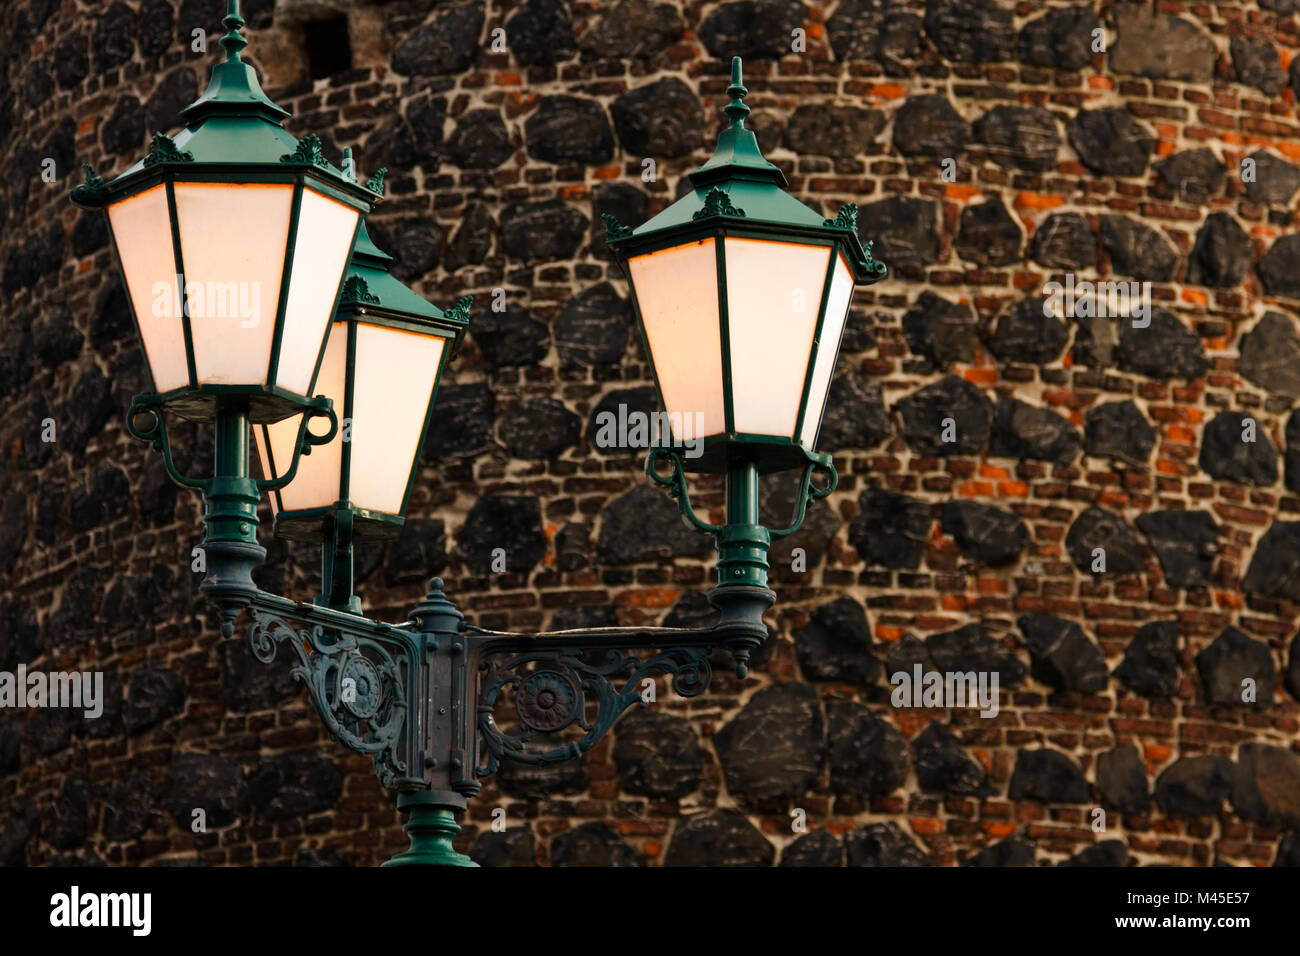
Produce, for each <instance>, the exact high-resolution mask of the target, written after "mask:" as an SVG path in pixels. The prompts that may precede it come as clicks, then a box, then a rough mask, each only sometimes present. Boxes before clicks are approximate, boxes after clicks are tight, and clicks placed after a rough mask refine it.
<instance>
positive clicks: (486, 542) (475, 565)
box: [454, 495, 547, 574]
mask: <svg viewBox="0 0 1300 956" xmlns="http://www.w3.org/2000/svg"><path fill="white" fill-rule="evenodd" d="M546 549H547V541H546V532H545V531H544V530H543V529H542V509H541V505H540V504H539V503H538V501H537V499H536V498H534V497H532V496H529V495H483V496H482V497H480V498H479V499H478V500H477V501H475V502H474V506H473V507H472V508H470V511H469V515H468V517H466V519H465V524H464V525H462V526H461V528H460V530H459V531H458V532H457V533H456V550H455V552H454V553H455V555H456V557H458V558H459V559H460V560H462V561H464V562H465V564H466V566H468V567H469V569H470V570H472V571H474V572H475V573H477V574H491V573H493V572H494V571H501V570H502V567H501V564H502V563H504V571H505V572H507V573H510V574H526V573H528V572H529V571H531V570H532V569H533V568H534V567H535V566H536V564H537V562H538V561H540V560H541V559H542V556H543V555H544V554H546ZM498 551H500V552H504V554H497V553H496V552H498ZM498 557H499V558H500V559H501V560H500V561H498V560H497V559H498ZM494 564H496V567H493V565H494Z"/></svg>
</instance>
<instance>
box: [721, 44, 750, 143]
mask: <svg viewBox="0 0 1300 956" xmlns="http://www.w3.org/2000/svg"><path fill="white" fill-rule="evenodd" d="M748 92H749V90H747V89H745V86H744V84H743V83H741V81H740V57H738V56H733V57H732V58H731V85H730V86H728V87H727V95H728V96H730V97H731V102H730V103H728V104H727V105H726V106H724V107H723V108H722V111H723V112H724V113H726V114H727V116H728V117H730V119H731V128H732V129H744V128H745V117H746V116H748V115H749V107H748V106H746V105H745V94H746V93H748Z"/></svg>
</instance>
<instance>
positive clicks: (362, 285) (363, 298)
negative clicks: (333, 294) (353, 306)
mask: <svg viewBox="0 0 1300 956" xmlns="http://www.w3.org/2000/svg"><path fill="white" fill-rule="evenodd" d="M339 301H340V302H362V303H370V304H372V305H377V304H378V303H379V296H377V295H374V294H372V293H371V291H370V286H368V285H366V280H365V279H363V278H361V276H348V277H347V280H346V281H345V282H344V283H343V289H342V291H341V292H340V293H339Z"/></svg>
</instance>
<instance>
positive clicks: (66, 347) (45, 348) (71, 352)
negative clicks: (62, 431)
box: [35, 309, 87, 437]
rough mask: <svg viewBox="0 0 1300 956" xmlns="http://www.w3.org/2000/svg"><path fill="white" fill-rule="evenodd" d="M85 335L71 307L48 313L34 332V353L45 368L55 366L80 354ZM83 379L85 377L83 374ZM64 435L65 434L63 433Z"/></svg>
mask: <svg viewBox="0 0 1300 956" xmlns="http://www.w3.org/2000/svg"><path fill="white" fill-rule="evenodd" d="M85 341H86V337H85V336H84V335H82V334H81V332H80V330H78V328H77V326H76V324H75V323H74V322H73V318H72V310H71V309H59V310H58V311H57V312H53V313H51V314H50V316H49V318H47V319H46V320H45V322H44V323H43V324H42V325H41V328H40V331H39V332H37V334H36V341H35V344H36V354H37V355H38V356H40V359H41V362H42V363H43V364H44V365H45V367H46V368H57V367H58V366H60V365H62V364H63V363H64V362H70V361H72V360H73V359H74V358H76V357H77V356H78V355H80V354H81V347H82V345H83V344H84V343H85ZM82 378H83V379H85V378H87V376H86V375H84V374H83V376H82ZM65 437H66V435H65Z"/></svg>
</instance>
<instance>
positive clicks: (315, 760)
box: [248, 750, 343, 820]
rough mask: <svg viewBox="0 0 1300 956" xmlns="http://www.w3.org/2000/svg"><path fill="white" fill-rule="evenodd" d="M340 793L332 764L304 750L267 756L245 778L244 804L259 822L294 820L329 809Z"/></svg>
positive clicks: (340, 776)
mask: <svg viewBox="0 0 1300 956" xmlns="http://www.w3.org/2000/svg"><path fill="white" fill-rule="evenodd" d="M342 793H343V774H342V773H341V772H340V771H339V768H338V767H337V766H335V764H334V761H333V760H331V759H330V758H329V757H326V756H324V755H323V754H318V753H312V752H311V751H306V750H297V751H292V752H290V753H284V754H279V755H277V756H275V757H269V758H265V759H263V760H262V762H261V763H260V764H258V766H257V769H255V770H254V771H253V773H252V775H251V776H250V777H249V778H248V805H249V806H250V807H251V808H252V809H253V811H254V812H255V813H256V814H257V816H258V817H259V818H260V819H263V820H298V819H301V818H302V817H304V816H307V815H308V814H311V813H319V812H320V811H322V810H329V809H331V808H332V807H334V805H335V804H337V803H338V799H339V797H340V795H341V794H342Z"/></svg>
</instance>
